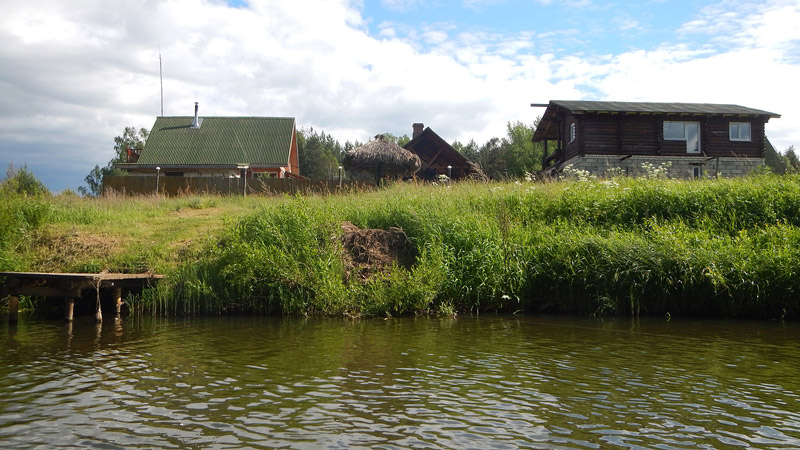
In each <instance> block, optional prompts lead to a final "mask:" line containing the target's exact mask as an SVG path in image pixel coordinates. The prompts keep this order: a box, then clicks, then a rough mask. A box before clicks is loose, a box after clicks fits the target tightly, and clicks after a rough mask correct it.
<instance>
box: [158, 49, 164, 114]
mask: <svg viewBox="0 0 800 450" xmlns="http://www.w3.org/2000/svg"><path fill="white" fill-rule="evenodd" d="M158 79H159V82H160V83H161V116H162V117H163V116H164V74H163V73H162V71H161V52H160V51H159V52H158Z"/></svg>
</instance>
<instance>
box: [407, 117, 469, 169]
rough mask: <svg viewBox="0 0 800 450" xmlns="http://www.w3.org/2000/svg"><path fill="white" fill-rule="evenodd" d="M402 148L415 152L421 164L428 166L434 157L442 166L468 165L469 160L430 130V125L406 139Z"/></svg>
mask: <svg viewBox="0 0 800 450" xmlns="http://www.w3.org/2000/svg"><path fill="white" fill-rule="evenodd" d="M403 148H406V149H408V150H410V151H412V152H414V153H415V154H417V156H419V158H420V159H421V160H422V163H423V165H427V166H430V165H431V164H432V163H433V162H434V161H433V160H434V158H435V159H436V162H438V163H439V165H441V166H442V167H445V166H447V165H450V166H453V167H463V168H466V167H468V166H469V160H468V159H467V158H466V157H464V155H462V154H461V153H459V152H458V150H456V149H454V148H453V146H452V145H450V144H448V143H447V141H445V140H444V139H442V138H441V137H440V136H439V135H438V134H436V133H435V132H434V131H433V130H431V128H430V127H427V128H425V129H424V130H423V131H422V132H421V133H420V134H418V135H417V136H416V137H414V139H411V140H410V141H408V142H407V143H406V145H404V146H403Z"/></svg>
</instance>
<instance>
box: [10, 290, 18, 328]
mask: <svg viewBox="0 0 800 450" xmlns="http://www.w3.org/2000/svg"><path fill="white" fill-rule="evenodd" d="M18 315H19V297H17V296H16V295H12V296H11V297H9V298H8V321H9V322H10V323H16V322H17V316H18Z"/></svg>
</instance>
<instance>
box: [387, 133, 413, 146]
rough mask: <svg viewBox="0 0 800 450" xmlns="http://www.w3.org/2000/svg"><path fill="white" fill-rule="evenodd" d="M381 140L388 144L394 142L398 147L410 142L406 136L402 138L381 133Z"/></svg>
mask: <svg viewBox="0 0 800 450" xmlns="http://www.w3.org/2000/svg"><path fill="white" fill-rule="evenodd" d="M383 139H384V140H386V141H389V142H394V143H395V144H397V145H399V146H400V147H402V146H404V145H406V144H408V143H409V142H411V138H410V137H408V135H407V134H404V135H402V136H395V135H393V134H392V133H383Z"/></svg>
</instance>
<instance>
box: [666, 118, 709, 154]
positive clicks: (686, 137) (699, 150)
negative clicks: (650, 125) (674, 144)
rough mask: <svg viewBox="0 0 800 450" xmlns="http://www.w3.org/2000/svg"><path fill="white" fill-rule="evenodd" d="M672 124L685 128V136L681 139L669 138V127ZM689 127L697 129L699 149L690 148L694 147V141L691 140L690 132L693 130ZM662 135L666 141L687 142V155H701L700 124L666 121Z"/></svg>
mask: <svg viewBox="0 0 800 450" xmlns="http://www.w3.org/2000/svg"><path fill="white" fill-rule="evenodd" d="M672 124H681V125H682V128H683V136H681V137H671V136H667V127H669V126H670V125H672ZM687 125H692V126H693V127H695V128H696V129H697V136H696V139H697V147H694V148H690V146H691V145H692V140H691V139H690V132H689V130H690V129H691V128H692V127H690V126H687ZM662 135H663V136H664V140H665V141H684V142H686V152H687V153H701V144H700V122H692V121H684V120H665V121H664V125H663V127H662Z"/></svg>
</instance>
